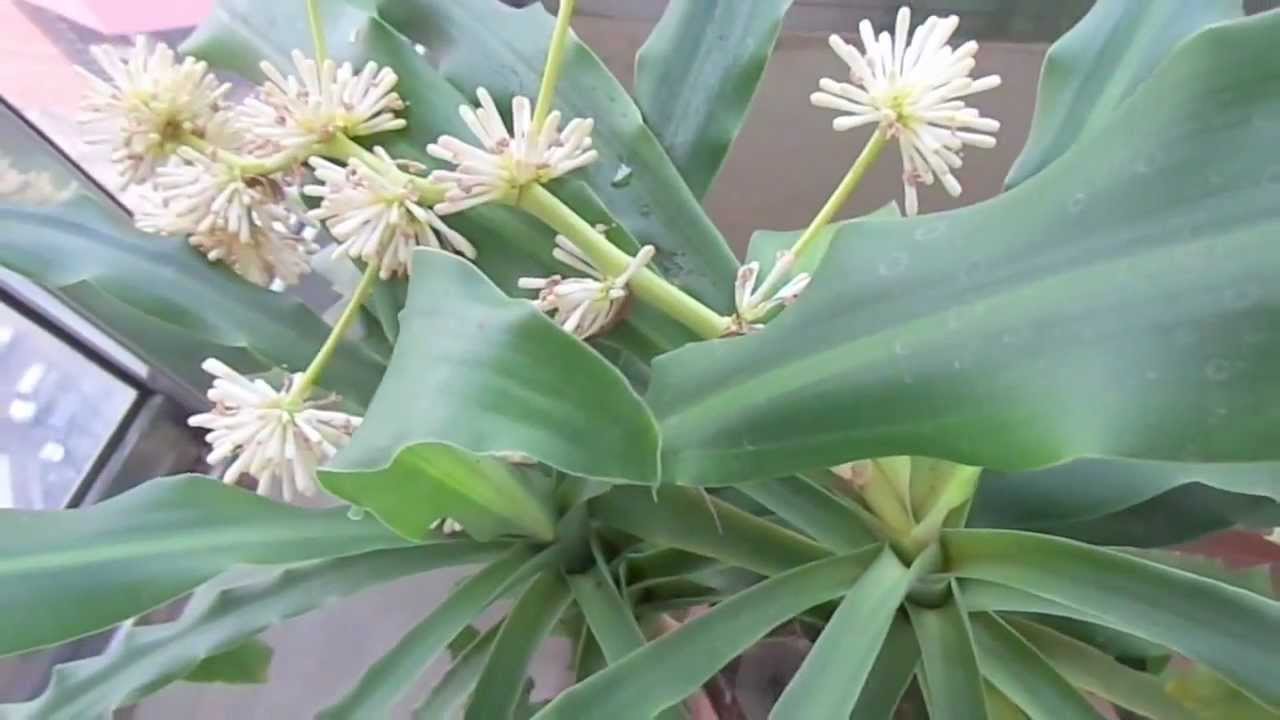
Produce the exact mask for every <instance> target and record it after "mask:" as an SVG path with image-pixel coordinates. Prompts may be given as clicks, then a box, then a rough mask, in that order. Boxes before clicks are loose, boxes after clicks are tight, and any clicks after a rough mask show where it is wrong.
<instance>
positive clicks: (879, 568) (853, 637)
mask: <svg viewBox="0 0 1280 720" xmlns="http://www.w3.org/2000/svg"><path fill="white" fill-rule="evenodd" d="M913 577H914V574H913V573H912V572H911V570H909V569H908V568H907V567H906V566H905V565H903V564H902V561H901V560H899V559H898V556H897V555H896V554H894V552H893V550H891V549H890V548H888V547H884V548H883V549H882V550H881V551H880V554H879V556H878V557H876V559H875V561H874V562H872V563H871V566H870V567H868V568H867V571H866V572H865V573H863V575H862V577H860V578H858V581H857V582H856V583H854V585H853V587H852V588H850V589H849V592H848V594H847V595H845V596H844V599H843V600H842V601H841V602H840V606H839V607H838V608H837V609H836V612H835V615H832V616H831V620H830V621H829V622H828V623H827V626H826V627H825V628H823V630H822V634H821V635H819V636H818V641H817V642H816V643H814V646H813V649H812V650H811V651H809V655H808V656H807V657H806V658H805V659H804V663H802V664H801V665H800V670H799V671H798V672H797V673H796V675H795V677H793V678H792V679H791V682H790V683H788V684H787V689H786V690H784V691H783V693H782V697H780V698H778V703H777V704H776V705H774V706H773V712H771V713H769V718H770V719H771V720H786V718H813V719H814V720H846V718H848V717H849V713H851V712H853V709H854V706H855V705H857V704H858V696H859V695H861V694H862V689H863V688H864V687H865V686H866V682H867V680H868V678H869V677H870V676H871V670H872V668H873V667H874V666H875V663H876V659H877V658H878V657H879V654H880V647H881V646H882V645H883V644H884V641H885V638H886V637H887V636H888V634H889V628H890V626H891V625H892V624H893V619H894V617H895V616H896V615H897V612H898V606H900V605H901V604H902V601H903V599H904V598H906V595H907V590H908V589H909V588H910V586H911V581H912V579H913Z"/></svg>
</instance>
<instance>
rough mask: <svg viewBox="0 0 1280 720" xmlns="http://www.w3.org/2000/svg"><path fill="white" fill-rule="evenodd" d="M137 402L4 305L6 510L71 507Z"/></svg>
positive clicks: (2, 477)
mask: <svg viewBox="0 0 1280 720" xmlns="http://www.w3.org/2000/svg"><path fill="white" fill-rule="evenodd" d="M136 397H137V393H136V392H135V391H134V389H133V388H132V387H131V386H130V385H129V384H128V383H126V382H124V381H123V380H121V379H119V378H117V377H116V376H114V375H112V374H111V373H109V372H107V371H106V370H104V369H103V368H101V367H99V366H98V365H97V364H96V363H94V362H93V361H92V360H90V359H88V358H86V357H85V356H83V355H81V354H80V353H79V352H77V351H76V350H75V349H74V348H73V347H71V346H69V345H67V344H66V343H64V342H63V341H62V340H60V339H59V338H58V337H57V336H55V335H54V334H53V333H51V332H49V331H48V330H46V329H44V328H42V327H41V326H39V325H37V324H36V323H35V322H32V321H31V320H30V319H28V318H26V317H24V316H23V315H22V314H20V313H19V312H17V311H16V310H15V309H14V308H12V307H10V306H8V305H5V304H0V507H5V508H27V509H52V508H59V507H62V506H63V505H65V504H66V503H67V501H68V500H70V499H71V496H72V494H73V493H74V492H75V490H76V488H77V486H78V485H79V484H80V480H81V479H82V478H84V477H85V476H86V475H87V474H88V473H89V471H90V470H91V469H92V468H93V467H94V465H95V463H96V462H97V461H98V458H99V457H100V456H101V455H102V452H103V450H104V449H105V448H106V446H107V443H108V441H109V440H110V439H111V438H112V436H113V435H114V434H115V432H116V428H117V427H118V426H119V425H120V423H121V421H122V420H124V418H125V416H126V414H127V413H128V412H129V408H130V407H131V406H132V404H133V402H134V399H135V398H136Z"/></svg>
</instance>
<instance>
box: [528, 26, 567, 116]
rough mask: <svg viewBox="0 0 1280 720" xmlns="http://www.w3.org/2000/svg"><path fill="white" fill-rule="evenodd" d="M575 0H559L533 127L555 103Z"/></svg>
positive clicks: (534, 110)
mask: <svg viewBox="0 0 1280 720" xmlns="http://www.w3.org/2000/svg"><path fill="white" fill-rule="evenodd" d="M576 4H577V0H560V10H559V12H558V13H557V14H556V29H555V30H554V31H553V32H552V33H551V47H550V48H549V49H548V50H547V64H546V67H545V68H544V69H543V71H542V86H541V87H540V88H539V89H538V104H537V105H535V106H534V109H533V127H535V128H541V127H542V123H543V122H544V121H545V120H546V119H547V115H550V114H551V106H552V105H553V104H554V103H555V98H556V85H558V84H559V83H560V70H561V69H562V68H563V67H564V49H565V45H567V44H568V40H569V21H570V20H571V19H572V18H573V6H574V5H576Z"/></svg>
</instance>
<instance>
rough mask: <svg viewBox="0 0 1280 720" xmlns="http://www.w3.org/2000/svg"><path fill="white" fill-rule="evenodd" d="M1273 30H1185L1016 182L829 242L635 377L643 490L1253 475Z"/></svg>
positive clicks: (1278, 296) (1276, 209) (1277, 130)
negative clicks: (1078, 474)
mask: <svg viewBox="0 0 1280 720" xmlns="http://www.w3.org/2000/svg"><path fill="white" fill-rule="evenodd" d="M1277 33H1280V14H1277V13H1266V14H1263V15H1258V16H1253V17H1251V18H1248V19H1245V20H1240V21H1237V22H1233V23H1226V24H1220V25H1216V26H1214V27H1213V28H1211V29H1208V30H1206V31H1204V32H1202V33H1200V34H1198V35H1197V36H1196V37H1195V38H1194V39H1193V40H1191V41H1188V42H1187V43H1184V44H1183V45H1182V46H1181V47H1180V48H1179V49H1178V51H1177V52H1176V53H1175V54H1174V56H1173V57H1172V58H1171V59H1170V60H1169V61H1168V62H1167V63H1165V64H1164V65H1163V66H1162V67H1161V68H1160V69H1159V70H1158V71H1157V72H1156V73H1155V74H1154V75H1153V76H1152V77H1151V78H1150V79H1149V80H1148V81H1147V82H1146V83H1144V84H1143V86H1142V87H1141V88H1140V89H1139V91H1138V92H1137V93H1136V94H1135V95H1134V96H1133V98H1132V99H1131V100H1130V101H1129V103H1128V104H1127V105H1126V112H1123V113H1119V114H1117V115H1115V116H1113V117H1112V118H1111V119H1110V120H1108V121H1107V122H1106V123H1105V124H1104V125H1103V126H1101V127H1100V128H1099V129H1098V131H1096V132H1091V133H1090V134H1089V135H1088V137H1087V138H1086V139H1085V140H1084V141H1082V142H1080V143H1078V144H1077V145H1076V146H1075V147H1073V148H1072V150H1071V151H1070V152H1069V153H1067V154H1066V155H1065V156H1063V157H1062V158H1061V159H1060V160H1059V161H1058V162H1056V163H1054V164H1053V165H1052V166H1051V167H1050V168H1047V169H1046V170H1045V171H1044V172H1043V173H1041V174H1040V175H1039V176H1037V177H1036V178H1035V179H1034V180H1033V181H1031V182H1027V183H1025V184H1023V185H1021V186H1019V187H1017V188H1015V189H1014V190H1012V191H1010V192H1008V193H1006V194H1004V195H1001V196H999V197H997V198H995V199H993V200H991V201H988V202H984V203H981V204H978V205H975V206H972V207H969V208H965V209H961V210H956V211H953V212H947V213H939V214H936V215H929V216H925V217H918V218H913V219H907V220H883V221H874V220H868V221H860V222H855V223H850V224H848V225H846V226H845V227H844V228H843V229H842V230H841V231H840V232H838V233H837V236H836V237H835V239H833V241H832V247H831V250H830V251H829V252H828V254H827V256H826V259H825V260H824V262H823V265H822V266H821V267H820V268H819V270H818V272H817V274H816V275H815V276H814V280H813V284H812V285H811V287H810V288H809V290H808V291H806V294H805V296H804V297H803V298H801V300H800V301H799V302H798V303H796V304H795V306H793V307H791V308H789V309H787V310H786V311H785V312H783V313H782V314H781V315H780V316H779V317H778V318H777V319H776V320H775V321H774V322H772V323H770V325H769V326H768V328H766V329H765V330H764V331H763V332H760V333H756V334H753V335H748V336H746V337H738V338H731V339H725V340H719V341H714V342H709V343H699V344H696V345H691V346H686V347H684V348H681V349H680V350H677V351H675V352H672V353H669V354H667V355H664V356H662V357H660V358H658V359H657V361H656V362H655V365H654V376H653V383H652V385H651V386H650V389H649V393H648V398H649V401H650V405H651V406H652V407H653V409H654V412H655V414H656V415H657V416H658V419H659V421H660V422H661V425H662V431H663V437H664V447H663V451H664V458H663V471H664V479H665V480H666V481H668V482H677V483H686V484H701V485H717V484H729V483H741V482H749V481H751V480H755V479H766V478H771V477H780V476H783V475H786V474H788V473H792V472H797V471H802V470H804V469H807V468H812V467H815V466H823V465H828V466H829V465H834V464H837V463H840V462H843V461H847V460H852V459H858V458H865V457H885V456H894V455H923V456H928V457H939V458H944V459H950V460H954V461H957V462H962V463H964V464H968V465H975V466H982V467H995V468H1000V469H1006V470H1011V469H1026V468H1032V467H1042V466H1046V465H1049V464H1053V463H1056V462H1060V461H1062V460H1065V459H1070V458H1074V457H1079V456H1089V455H1093V456H1117V457H1133V458H1149V459H1163V460H1170V461H1200V462H1205V461H1233V462H1252V461H1267V460H1275V459H1276V457H1277V455H1280V424H1277V423H1275V422H1273V421H1272V420H1271V419H1270V413H1271V412H1272V410H1273V408H1274V407H1276V406H1277V404H1280V365H1277V364H1276V363H1274V362H1272V359H1273V358H1274V357H1275V355H1276V353H1277V352H1278V351H1280V334H1278V333H1275V332H1274V331H1273V327H1272V326H1273V324H1274V323H1273V315H1274V313H1273V312H1272V308H1273V307H1274V306H1275V305H1276V304H1277V303H1280V285H1277V284H1276V283H1275V282H1273V281H1272V276H1273V275H1274V270H1275V268H1276V267H1278V266H1280V249H1278V247H1277V246H1276V244H1275V243H1274V242H1272V238H1273V237H1274V236H1275V234H1276V232H1277V231H1280V205H1277V204H1276V203H1275V202H1274V200H1275V194H1276V188H1275V182H1276V181H1277V177H1280V171H1277V169H1276V167H1275V163H1274V162H1273V159H1272V158H1271V157H1270V156H1269V155H1268V154H1267V153H1260V152H1257V150H1256V149H1257V148H1259V147H1269V146H1272V145H1274V144H1276V143H1277V142H1280V55H1278V54H1277V53H1275V52H1273V47H1272V46H1273V40H1274V38H1275V36H1276V34H1277ZM1222 67H1231V68H1234V69H1235V70H1233V71H1232V72H1222V71H1221V68H1222ZM1045 378H1070V382H1046V381H1045Z"/></svg>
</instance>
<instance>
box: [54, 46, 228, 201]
mask: <svg viewBox="0 0 1280 720" xmlns="http://www.w3.org/2000/svg"><path fill="white" fill-rule="evenodd" d="M89 52H90V54H91V55H93V58H94V60H97V62H98V65H100V66H101V67H102V69H103V71H104V72H105V73H106V74H107V79H106V80H103V79H101V78H98V77H97V76H95V75H94V74H93V73H90V72H89V71H87V70H84V69H83V68H78V69H79V70H80V72H81V73H82V74H84V75H85V76H86V77H87V78H88V79H89V92H88V95H87V96H86V97H85V99H84V100H83V102H82V103H81V116H80V122H81V123H83V124H84V125H86V126H87V128H88V129H89V130H90V131H91V134H89V135H87V136H86V138H85V140H86V141H87V142H91V143H97V144H107V145H110V146H111V148H112V153H111V159H112V161H113V162H114V163H115V164H116V165H117V166H118V168H119V169H120V171H121V173H122V174H123V176H124V183H125V184H126V185H128V184H131V183H135V182H138V181H141V180H146V179H147V178H148V177H150V176H151V173H152V172H153V171H154V170H155V168H156V167H157V166H158V165H160V164H162V163H163V162H165V161H166V160H168V159H169V156H170V155H171V154H172V152H173V149H174V148H175V147H176V145H177V143H178V141H179V140H180V139H181V138H182V136H183V135H186V134H192V135H197V136H201V135H203V134H204V132H205V129H206V127H207V126H208V125H209V124H210V123H211V122H213V121H214V118H215V117H217V116H219V114H220V113H221V112H222V111H221V109H220V108H221V100H222V96H223V95H225V94H226V92H227V90H229V89H230V88H231V85H230V84H228V83H223V82H220V81H219V80H218V79H217V78H216V77H215V76H214V75H213V74H211V73H210V72H209V66H208V65H207V64H206V63H204V62H201V61H198V60H196V59H195V58H191V57H185V58H182V61H181V62H180V63H179V62H177V56H176V54H175V53H174V52H173V50H171V49H170V48H169V46H168V45H165V44H164V43H158V44H156V45H155V47H152V46H151V44H150V42H149V41H148V40H147V39H146V38H145V37H141V36H139V37H138V38H137V40H136V41H135V42H134V44H133V47H132V48H129V49H127V50H126V49H123V48H119V47H113V46H110V45H97V46H94V47H92V48H90V50H89Z"/></svg>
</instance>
